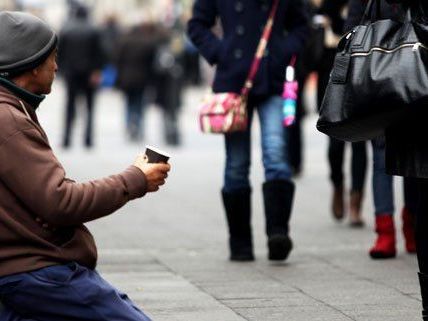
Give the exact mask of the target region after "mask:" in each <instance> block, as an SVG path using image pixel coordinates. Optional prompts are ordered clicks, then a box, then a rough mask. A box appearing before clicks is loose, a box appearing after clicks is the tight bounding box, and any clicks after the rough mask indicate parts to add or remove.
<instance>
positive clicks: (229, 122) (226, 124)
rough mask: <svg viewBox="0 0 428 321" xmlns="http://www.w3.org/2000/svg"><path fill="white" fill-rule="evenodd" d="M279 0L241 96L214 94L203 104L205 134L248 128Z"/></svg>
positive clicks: (273, 8) (275, 4)
mask: <svg viewBox="0 0 428 321" xmlns="http://www.w3.org/2000/svg"><path fill="white" fill-rule="evenodd" d="M278 3H279V0H275V2H274V4H273V5H272V9H271V12H270V15H269V19H268V21H267V23H266V26H265V28H264V31H263V35H262V38H261V39H260V42H259V45H258V48H257V52H256V54H255V57H254V60H253V63H252V65H251V69H250V72H249V74H248V77H247V80H246V81H245V84H244V87H243V88H242V90H241V93H240V94H237V93H232V92H228V93H213V94H211V95H210V96H209V97H208V98H207V99H205V101H204V103H203V104H202V107H201V111H200V114H199V121H200V126H201V131H202V132H204V133H216V134H227V133H232V132H237V131H245V130H247V127H248V113H247V101H248V94H249V92H250V90H251V88H252V87H253V80H254V77H255V76H256V74H257V71H258V70H259V66H260V61H261V60H262V58H263V54H264V52H265V50H266V46H267V43H268V41H269V38H270V35H271V33H272V26H273V22H274V19H275V14H276V11H277V9H278Z"/></svg>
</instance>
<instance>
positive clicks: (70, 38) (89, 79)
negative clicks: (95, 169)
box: [58, 6, 105, 148]
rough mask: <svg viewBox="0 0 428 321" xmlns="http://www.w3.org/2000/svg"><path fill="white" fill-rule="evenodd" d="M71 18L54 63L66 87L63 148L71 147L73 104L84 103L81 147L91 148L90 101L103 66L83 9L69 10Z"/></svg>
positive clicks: (94, 33)
mask: <svg viewBox="0 0 428 321" xmlns="http://www.w3.org/2000/svg"><path fill="white" fill-rule="evenodd" d="M72 8H74V9H71V11H70V12H71V17H70V19H69V20H68V21H67V22H66V23H65V25H64V26H63V28H62V29H61V32H60V39H59V54H58V62H59V65H60V68H61V73H62V75H63V76H64V80H65V82H66V87H67V104H66V115H65V116H66V117H65V129H64V137H63V143H62V145H63V147H64V148H69V147H70V146H71V140H72V134H73V125H74V121H75V118H76V102H77V99H78V98H80V97H81V96H83V97H84V98H85V99H86V126H85V127H86V128H85V136H84V145H85V146H86V147H87V148H91V147H92V146H93V144H94V139H93V132H94V99H95V93H96V89H97V87H98V86H99V85H100V82H101V70H102V68H103V66H104V62H105V53H104V51H103V47H102V42H101V34H100V30H99V29H98V28H96V27H95V26H94V25H93V24H92V23H91V22H90V19H89V11H88V9H87V8H86V7H84V6H73V7H72Z"/></svg>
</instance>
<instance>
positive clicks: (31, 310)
mask: <svg viewBox="0 0 428 321" xmlns="http://www.w3.org/2000/svg"><path fill="white" fill-rule="evenodd" d="M0 300H1V302H2V304H3V308H2V311H1V312H0V321H35V320H37V321H77V320H85V321H89V320H90V321H150V318H149V317H148V316H146V315H145V314H144V313H143V312H142V311H141V310H140V309H138V308H137V307H136V306H135V304H134V303H133V302H132V301H131V300H130V299H129V298H128V297H127V295H126V294H123V293H121V292H119V291H118V290H117V289H115V288H114V287H113V286H112V285H110V284H109V283H107V282H106V281H105V280H104V279H103V278H102V277H101V276H100V275H99V274H98V273H97V272H96V271H94V270H90V269H87V268H85V267H83V266H81V265H79V264H77V263H70V264H66V265H56V266H50V267H47V268H43V269H40V270H36V271H33V272H29V273H21V274H15V275H11V276H7V277H3V278H0Z"/></svg>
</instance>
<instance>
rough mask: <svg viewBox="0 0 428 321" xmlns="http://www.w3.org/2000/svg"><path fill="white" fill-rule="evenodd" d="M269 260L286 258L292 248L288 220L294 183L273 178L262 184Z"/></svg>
mask: <svg viewBox="0 0 428 321" xmlns="http://www.w3.org/2000/svg"><path fill="white" fill-rule="evenodd" d="M263 198H264V205H265V215H266V234H267V236H268V248H269V260H273V261H282V260H285V259H287V257H288V255H289V254H290V252H291V250H292V248H293V242H292V241H291V239H290V237H289V225H288V223H289V221H290V216H291V210H292V207H293V199H294V184H293V183H292V182H289V181H285V180H275V181H270V182H266V183H264V184H263Z"/></svg>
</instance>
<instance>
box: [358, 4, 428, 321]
mask: <svg viewBox="0 0 428 321" xmlns="http://www.w3.org/2000/svg"><path fill="white" fill-rule="evenodd" d="M362 1H364V0H362ZM365 2H366V1H365ZM386 2H387V3H389V4H393V5H394V6H393V7H388V6H386V4H387V3H386ZM386 2H384V1H380V4H381V7H380V8H377V10H376V13H377V14H376V18H377V19H383V18H389V19H391V18H393V17H398V18H399V21H402V20H403V18H404V17H406V16H407V12H408V8H409V6H410V8H411V9H412V11H413V13H416V15H412V19H414V21H412V23H414V24H417V23H423V24H425V22H426V21H427V19H428V3H427V2H426V1H421V0H403V1H401V0H387V1H386ZM366 3H367V2H366ZM376 4H378V3H376ZM396 4H399V5H396ZM356 5H358V3H356ZM360 7H361V6H360ZM350 9H352V7H351V8H350ZM360 10H361V9H360ZM379 14H380V15H379ZM391 14H392V15H391ZM427 116H428V112H427V110H426V108H425V106H424V105H422V106H412V108H411V109H409V112H408V113H407V115H406V116H405V117H403V118H402V119H400V121H399V122H398V123H396V124H394V125H392V126H391V127H390V128H387V129H386V132H385V164H386V172H387V173H388V174H389V175H396V176H403V177H405V178H410V179H412V180H413V181H414V182H416V185H417V203H418V205H417V207H416V225H415V235H416V253H417V258H418V264H419V271H420V273H419V284H420V287H421V295H422V307H423V311H422V316H423V320H424V321H428V234H427V233H426V231H427V229H428V197H427V196H428V172H427V170H426V169H427V166H428V154H427V151H428V142H427V140H426V138H425V135H424V130H425V128H426V119H427ZM412 196H413V197H414V192H413V193H412Z"/></svg>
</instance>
